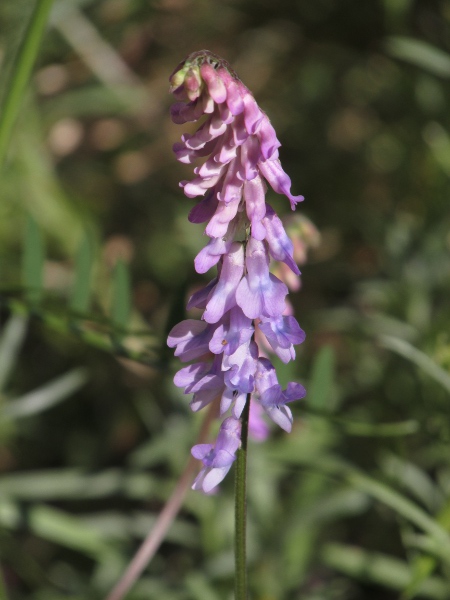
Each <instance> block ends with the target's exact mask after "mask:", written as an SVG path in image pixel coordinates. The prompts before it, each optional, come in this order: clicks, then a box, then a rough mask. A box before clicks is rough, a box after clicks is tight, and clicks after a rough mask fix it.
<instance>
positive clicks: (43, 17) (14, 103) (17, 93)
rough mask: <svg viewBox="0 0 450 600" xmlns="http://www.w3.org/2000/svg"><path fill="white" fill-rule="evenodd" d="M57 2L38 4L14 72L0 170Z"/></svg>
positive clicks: (3, 110) (0, 140)
mask: <svg viewBox="0 0 450 600" xmlns="http://www.w3.org/2000/svg"><path fill="white" fill-rule="evenodd" d="M52 4H53V0H37V1H36V4H35V9H34V11H33V14H32V15H31V19H30V22H29V24H28V27H27V28H26V30H25V34H24V38H23V40H22V44H21V46H20V49H19V52H18V54H17V57H16V61H15V64H14V66H13V68H12V70H11V73H10V77H9V81H8V82H6V83H5V89H6V90H7V92H6V95H5V99H4V102H3V106H1V107H0V168H1V166H2V164H3V160H4V158H5V154H6V150H7V147H8V143H9V140H10V137H11V132H12V128H13V126H14V122H15V120H16V118H17V115H18V114H19V111H20V108H21V106H22V98H23V95H24V92H25V89H26V86H27V83H28V80H29V78H30V73H31V70H32V68H33V65H34V62H35V60H36V56H37V54H38V51H39V46H40V43H41V39H42V35H43V33H44V30H45V25H46V23H47V18H48V14H49V12H50V8H51V6H52Z"/></svg>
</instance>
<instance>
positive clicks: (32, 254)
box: [22, 217, 44, 304]
mask: <svg viewBox="0 0 450 600" xmlns="http://www.w3.org/2000/svg"><path fill="white" fill-rule="evenodd" d="M43 270H44V243H43V240H42V235H41V232H40V230H39V227H38V226H37V224H36V222H35V220H34V219H33V218H32V217H30V218H29V219H28V224H27V229H26V233H25V243H24V253H23V262H22V285H23V286H24V287H25V291H26V296H27V299H28V301H29V302H30V303H31V304H36V303H37V302H39V300H40V299H41V297H42V287H43Z"/></svg>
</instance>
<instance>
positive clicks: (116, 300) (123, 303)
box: [111, 260, 131, 329]
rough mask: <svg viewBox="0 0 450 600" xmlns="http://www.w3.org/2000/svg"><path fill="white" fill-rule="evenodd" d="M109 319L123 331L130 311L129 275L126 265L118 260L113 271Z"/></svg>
mask: <svg viewBox="0 0 450 600" xmlns="http://www.w3.org/2000/svg"><path fill="white" fill-rule="evenodd" d="M113 293H114V296H113V299H112V310H111V318H112V321H113V323H114V324H115V325H116V326H117V327H119V328H120V329H125V328H126V326H127V325H128V319H129V316H130V310H131V294H130V273H129V270H128V267H127V265H126V264H125V263H124V262H123V261H121V260H119V261H118V262H117V264H116V268H115V270H114V286H113Z"/></svg>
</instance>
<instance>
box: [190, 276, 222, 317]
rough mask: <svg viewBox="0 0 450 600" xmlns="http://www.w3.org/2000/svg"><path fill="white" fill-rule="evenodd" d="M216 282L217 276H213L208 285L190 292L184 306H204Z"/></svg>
mask: <svg viewBox="0 0 450 600" xmlns="http://www.w3.org/2000/svg"><path fill="white" fill-rule="evenodd" d="M216 284H217V277H214V279H212V280H211V281H210V282H209V283H208V285H206V286H205V287H204V288H202V289H201V290H198V292H195V293H194V294H192V296H191V297H190V298H189V300H188V303H187V306H186V308H187V309H188V310H190V309H191V308H205V307H206V304H207V302H208V298H209V295H210V293H211V291H212V290H213V289H214V286H215V285H216Z"/></svg>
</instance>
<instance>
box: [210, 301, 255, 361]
mask: <svg viewBox="0 0 450 600" xmlns="http://www.w3.org/2000/svg"><path fill="white" fill-rule="evenodd" d="M227 316H228V318H226V320H225V322H223V323H222V324H221V325H219V327H217V328H216V330H215V331H214V333H213V335H212V337H211V341H210V342H209V350H210V351H211V352H212V353H213V354H221V353H222V352H223V353H224V354H225V355H227V356H229V355H230V354H234V352H236V350H237V349H238V347H239V346H241V345H242V344H245V343H246V342H248V341H249V340H250V339H251V337H252V335H253V332H254V327H253V326H252V324H251V320H250V319H249V318H248V317H246V316H245V315H244V313H243V312H242V310H241V309H240V308H239V307H238V306H235V307H234V308H232V309H231V310H229V311H228V313H227Z"/></svg>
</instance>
